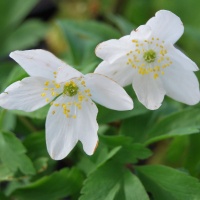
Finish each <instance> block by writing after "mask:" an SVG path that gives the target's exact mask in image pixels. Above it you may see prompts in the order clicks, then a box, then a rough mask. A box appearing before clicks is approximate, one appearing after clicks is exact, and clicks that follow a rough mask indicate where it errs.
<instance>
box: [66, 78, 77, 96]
mask: <svg viewBox="0 0 200 200" xmlns="http://www.w3.org/2000/svg"><path fill="white" fill-rule="evenodd" d="M77 93H78V86H77V85H76V83H74V82H69V83H66V84H65V86H64V89H63V94H66V95H67V96H70V97H72V96H74V95H76V94H77Z"/></svg>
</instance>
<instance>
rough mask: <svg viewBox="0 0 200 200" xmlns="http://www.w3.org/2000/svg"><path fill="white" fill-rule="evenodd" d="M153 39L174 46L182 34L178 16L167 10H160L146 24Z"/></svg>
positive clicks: (182, 29) (181, 24)
mask: <svg viewBox="0 0 200 200" xmlns="http://www.w3.org/2000/svg"><path fill="white" fill-rule="evenodd" d="M146 24H147V25H149V26H150V27H151V29H152V32H153V33H154V36H155V37H158V38H160V39H161V40H164V41H165V42H170V43H172V44H174V43H175V42H176V41H177V40H178V39H179V38H180V37H181V35H182V34H183V31H184V27H183V23H182V21H181V20H180V18H179V17H178V16H176V15H175V14H173V13H172V12H170V11H167V10H160V11H158V12H157V13H156V15H155V17H152V18H151V19H150V20H149V21H148V22H147V23H146Z"/></svg>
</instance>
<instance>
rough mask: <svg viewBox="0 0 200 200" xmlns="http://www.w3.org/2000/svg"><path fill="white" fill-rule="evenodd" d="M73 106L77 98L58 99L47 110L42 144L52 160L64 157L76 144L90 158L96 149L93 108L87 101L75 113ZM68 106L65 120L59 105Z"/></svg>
mask: <svg viewBox="0 0 200 200" xmlns="http://www.w3.org/2000/svg"><path fill="white" fill-rule="evenodd" d="M73 102H78V99H77V96H73V97H68V96H63V95H61V96H60V97H59V98H58V99H56V101H55V102H54V104H53V105H52V106H51V108H50V110H49V112H48V115H47V120H46V143H47V150H48V152H49V154H50V156H51V157H52V158H53V159H55V160H60V159H63V158H64V157H66V156H67V155H68V154H69V153H70V151H71V150H72V149H73V148H74V146H75V145H76V143H77V142H78V140H80V141H81V142H82V144H83V149H84V151H85V152H86V153H87V154H88V155H92V154H93V153H94V150H95V148H96V145H97V141H98V136H97V130H98V124H97V122H96V116H97V112H98V110H97V107H96V105H95V104H94V103H93V102H92V101H91V99H88V100H87V101H82V105H81V108H80V109H78V108H77V107H76V106H75V104H73ZM67 103H69V104H71V106H70V107H68V108H67V109H68V110H70V113H69V115H68V116H66V115H65V114H64V109H63V105H67Z"/></svg>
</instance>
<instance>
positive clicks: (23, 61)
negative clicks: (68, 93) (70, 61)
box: [10, 49, 76, 80]
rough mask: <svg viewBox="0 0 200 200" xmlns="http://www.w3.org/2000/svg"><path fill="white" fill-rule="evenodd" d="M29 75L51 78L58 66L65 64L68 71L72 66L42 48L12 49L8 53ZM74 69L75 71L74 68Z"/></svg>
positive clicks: (71, 69)
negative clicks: (12, 50)
mask: <svg viewBox="0 0 200 200" xmlns="http://www.w3.org/2000/svg"><path fill="white" fill-rule="evenodd" d="M10 57H11V58H13V59H14V60H15V61H16V62H17V63H18V64H19V65H20V66H21V67H22V68H23V69H24V70H25V71H26V72H27V73H28V74H29V75H30V76H35V77H44V78H47V79H51V80H53V79H54V78H55V72H57V70H58V68H59V67H63V66H65V68H68V70H69V71H71V72H72V71H73V68H71V67H70V66H68V65H66V64H65V63H64V62H63V61H61V60H60V59H58V58H57V57H56V56H54V55H53V54H52V53H50V52H48V51H45V50H42V49H36V50H27V51H14V52H12V53H11V54H10ZM74 71H76V70H75V69H74Z"/></svg>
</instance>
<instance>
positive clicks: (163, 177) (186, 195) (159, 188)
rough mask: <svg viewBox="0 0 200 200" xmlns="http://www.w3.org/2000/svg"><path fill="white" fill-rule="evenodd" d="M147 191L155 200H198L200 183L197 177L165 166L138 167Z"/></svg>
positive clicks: (138, 172) (137, 169)
mask: <svg viewBox="0 0 200 200" xmlns="http://www.w3.org/2000/svg"><path fill="white" fill-rule="evenodd" d="M136 171H137V174H138V176H139V178H140V179H141V181H142V183H143V184H144V186H145V188H146V189H147V191H149V192H151V193H152V195H153V197H154V199H155V200H160V198H161V197H162V199H163V200H169V199H171V200H177V199H178V200H196V199H199V197H200V183H199V181H198V180H197V179H196V178H193V177H190V176H189V175H187V174H185V173H183V172H180V171H177V170H175V169H172V168H169V167H165V166H159V165H155V166H153V165H152V166H143V167H137V168H136Z"/></svg>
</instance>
